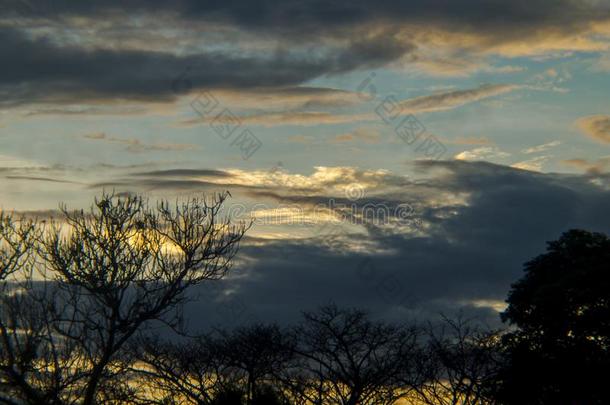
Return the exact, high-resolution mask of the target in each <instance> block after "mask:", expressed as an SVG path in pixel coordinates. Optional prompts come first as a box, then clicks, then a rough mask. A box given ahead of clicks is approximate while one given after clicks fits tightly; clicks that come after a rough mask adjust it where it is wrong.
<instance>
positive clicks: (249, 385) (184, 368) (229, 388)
mask: <svg viewBox="0 0 610 405" xmlns="http://www.w3.org/2000/svg"><path fill="white" fill-rule="evenodd" d="M139 346H140V351H139V352H140V354H139V355H138V359H139V361H140V362H141V363H142V364H143V365H144V367H140V368H138V370H136V371H138V372H140V373H142V374H144V375H145V378H146V379H147V380H148V385H151V386H153V387H154V388H155V389H157V390H158V391H160V392H163V393H165V395H166V396H170V397H174V398H182V403H193V404H217V403H218V404H219V403H229V402H231V403H232V402H235V401H237V400H236V399H235V398H236V397H237V396H238V393H239V402H237V403H239V404H242V403H244V404H247V405H255V404H262V403H266V404H269V405H272V404H274V403H278V404H282V403H284V402H283V400H282V397H283V395H282V390H281V387H280V384H279V382H278V381H277V380H276V376H279V375H280V374H281V371H282V368H283V367H284V366H285V364H286V363H287V362H288V361H289V360H290V359H291V357H292V356H293V351H292V347H293V343H292V337H291V336H288V335H287V334H285V333H284V332H283V331H282V330H281V329H280V328H279V327H278V326H276V325H263V324H253V325H247V326H242V327H239V328H236V329H234V330H232V331H225V330H219V331H216V332H214V333H210V334H207V335H203V336H200V337H198V338H196V339H191V340H188V341H185V342H173V343H172V342H159V341H158V340H156V341H155V340H150V339H149V340H147V341H146V342H145V343H144V344H139ZM229 398H231V399H229Z"/></svg>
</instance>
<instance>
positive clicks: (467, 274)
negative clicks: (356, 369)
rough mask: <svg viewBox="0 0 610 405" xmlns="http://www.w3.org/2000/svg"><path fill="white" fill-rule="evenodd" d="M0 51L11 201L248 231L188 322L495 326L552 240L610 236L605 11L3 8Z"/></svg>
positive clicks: (428, 5) (587, 0)
mask: <svg viewBox="0 0 610 405" xmlns="http://www.w3.org/2000/svg"><path fill="white" fill-rule="evenodd" d="M0 54H1V55H2V63H0V182H1V187H0V209H2V210H8V211H12V210H14V211H19V212H21V213H27V214H29V215H37V216H39V217H44V216H49V215H54V214H55V213H56V210H57V208H58V205H59V204H60V203H64V204H66V205H67V206H68V207H69V208H82V207H87V206H88V205H90V204H91V202H92V199H93V197H94V196H95V195H99V194H100V193H101V192H103V191H106V192H112V191H114V192H116V193H119V194H120V193H137V194H142V195H144V196H147V197H150V198H151V199H152V200H154V199H158V198H168V199H173V198H176V197H188V196H193V195H201V194H202V193H207V194H210V193H214V192H222V191H224V190H228V191H230V192H231V195H232V196H233V198H232V199H231V200H230V203H229V204H228V205H227V207H225V208H226V212H225V214H226V215H231V216H233V217H234V218H236V219H237V220H246V221H248V220H252V219H253V220H254V226H253V227H252V228H251V230H250V232H249V233H248V236H247V238H246V239H245V240H244V242H243V244H242V249H241V252H240V254H239V256H238V258H237V260H236V262H235V266H234V269H233V271H232V273H231V274H230V275H229V276H228V277H227V279H226V280H223V281H221V282H216V283H215V284H214V285H206V286H202V287H201V289H200V291H198V293H200V294H196V295H197V297H198V299H197V300H196V301H194V302H193V303H191V304H189V307H188V311H187V312H188V313H190V314H191V318H192V319H191V320H192V322H193V323H194V324H195V325H196V326H201V325H210V324H215V323H238V322H245V321H247V320H252V319H255V320H277V321H280V322H282V321H285V320H290V319H294V318H295V316H297V315H298V313H299V311H302V310H310V309H312V308H314V307H315V306H318V305H321V304H324V303H328V302H329V301H334V302H336V303H337V304H340V305H345V306H357V307H360V308H364V309H367V310H369V311H371V312H372V313H374V314H378V315H380V316H385V317H389V318H395V319H406V318H409V317H415V318H419V317H424V318H425V317H430V316H434V314H438V313H441V312H442V313H451V312H452V311H453V312H455V311H463V312H465V313H468V314H473V315H475V316H478V317H481V319H485V320H486V321H488V322H490V323H494V322H497V321H498V311H501V310H502V309H503V307H504V299H505V297H506V294H507V292H508V289H509V287H510V284H511V283H512V282H514V281H516V280H517V279H518V278H519V277H520V275H521V274H522V264H523V263H524V262H526V261H527V260H529V259H531V258H532V257H534V256H535V255H537V254H539V253H542V252H543V251H544V249H545V242H546V241H549V240H553V239H557V238H558V237H559V236H560V234H561V233H562V232H564V231H566V230H568V229H571V228H584V229H588V230H593V231H601V232H609V231H610V215H608V213H607V207H608V206H609V204H608V203H609V202H610V193H609V185H610V182H609V180H610V177H609V176H608V172H609V171H610V108H609V107H610V101H609V99H608V94H609V90H610V76H609V73H610V1H608V0H580V1H577V0H528V1H525V0H515V1H501V0H409V1H391V0H375V1H372V0H351V1H348V0H336V1H330V2H324V1H314V0H305V1H303V0H299V1H297V0H283V1H280V0H266V1H252V0H226V1H195V0H178V1H160V0H154V1H143V0H140V1H138V0H134V1H121V2H111V1H108V0H92V1H87V2H71V1H38V0H28V1H26V0H3V1H0ZM202 314H204V315H202Z"/></svg>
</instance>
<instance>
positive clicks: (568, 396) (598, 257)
mask: <svg viewBox="0 0 610 405" xmlns="http://www.w3.org/2000/svg"><path fill="white" fill-rule="evenodd" d="M609 263H610V239H609V238H608V237H607V236H605V235H603V234H600V233H591V232H586V231H581V230H571V231H568V232H566V233H564V234H563V235H562V236H561V238H559V240H557V241H553V242H550V243H549V244H548V248H547V252H546V253H544V254H542V255H540V256H538V257H536V258H534V259H533V260H531V261H530V262H528V263H526V265H525V275H524V277H523V278H522V279H521V280H519V281H518V282H516V283H515V284H513V286H512V289H511V291H510V293H509V296H508V300H507V301H508V303H509V306H508V308H507V309H506V311H505V312H504V313H503V314H502V318H503V319H504V320H505V321H508V322H510V324H512V325H514V326H515V327H516V328H517V330H516V331H514V332H512V333H509V334H508V335H507V336H506V342H505V343H506V346H507V351H508V353H509V363H508V365H507V366H506V368H505V369H504V370H503V372H502V374H501V379H500V390H499V393H498V396H499V399H500V400H501V401H502V402H503V403H509V404H513V403H514V404H517V403H518V404H550V403H552V404H602V403H603V404H607V403H610V392H609V391H608V389H607V387H606V386H605V382H606V379H607V375H608V370H610V293H609V292H610V264H609Z"/></svg>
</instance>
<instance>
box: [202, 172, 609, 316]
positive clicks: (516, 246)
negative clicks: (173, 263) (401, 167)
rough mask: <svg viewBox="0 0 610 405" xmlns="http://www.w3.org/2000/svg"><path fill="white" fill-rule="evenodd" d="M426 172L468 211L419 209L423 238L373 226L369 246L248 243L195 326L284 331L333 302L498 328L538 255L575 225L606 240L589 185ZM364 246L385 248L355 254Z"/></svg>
mask: <svg viewBox="0 0 610 405" xmlns="http://www.w3.org/2000/svg"><path fill="white" fill-rule="evenodd" d="M420 169H421V170H424V171H425V172H426V173H435V174H434V175H433V176H431V177H430V178H429V180H428V183H429V184H428V186H429V187H430V188H433V189H437V190H438V192H439V193H445V192H447V190H452V191H453V192H455V193H468V195H469V198H468V201H467V204H465V205H464V204H454V203H452V202H450V201H447V202H446V203H445V204H444V205H443V204H441V205H440V206H439V205H436V206H430V207H428V208H427V209H423V210H422V211H421V212H420V215H421V216H422V219H423V221H424V223H425V224H427V227H426V231H425V232H424V233H422V234H413V233H406V232H397V231H396V229H394V230H393V231H390V230H387V229H381V228H375V227H370V228H369V229H368V236H367V237H363V236H362V235H355V234H352V235H350V234H346V235H342V236H339V237H338V238H339V239H338V240H335V242H336V243H331V241H330V239H331V236H329V235H319V236H317V237H315V238H311V239H303V240H276V241H273V242H269V241H264V240H263V241H260V240H259V241H246V242H245V244H244V247H243V250H242V252H241V254H240V257H241V258H244V259H246V260H245V261H244V262H241V263H240V264H238V265H237V268H236V269H235V271H234V273H233V277H231V278H230V279H229V280H226V281H224V282H223V283H224V284H222V283H221V284H219V287H218V285H217V287H218V291H217V292H218V293H210V292H209V291H206V290H205V289H204V290H202V295H201V299H202V300H201V301H199V302H198V303H194V304H193V305H192V308H191V311H193V312H192V314H193V318H192V319H193V321H192V322H193V323H194V324H198V325H209V324H210V323H211V322H212V323H213V322H215V321H217V322H220V319H218V318H215V316H214V314H221V317H224V321H225V322H239V320H240V318H241V320H242V321H246V318H257V319H267V320H268V319H274V320H279V321H282V322H289V321H291V320H294V319H295V317H297V316H298V313H299V311H300V310H303V309H310V308H314V307H316V306H317V305H319V304H320V303H323V302H327V301H330V300H333V301H335V302H337V303H338V304H341V305H347V306H358V307H364V308H367V309H369V310H371V311H372V312H373V313H375V314H377V315H381V316H385V317H390V318H402V319H407V318H409V317H424V318H426V317H430V316H434V315H435V314H438V312H445V313H453V312H455V311H456V310H458V309H460V308H461V309H463V310H464V311H466V312H467V313H476V314H478V315H479V316H483V317H484V318H485V319H486V320H487V321H489V322H498V317H497V314H496V313H495V312H494V311H493V310H492V308H491V306H492V305H496V304H494V303H500V302H501V301H503V300H504V298H505V297H506V294H507V291H508V288H509V286H510V284H511V283H512V282H514V281H516V280H517V279H518V278H519V277H520V276H521V275H522V264H523V263H524V262H526V261H527V260H529V259H531V258H532V257H534V256H535V255H537V254H540V253H542V252H543V251H544V249H545V242H546V241H549V240H554V239H556V238H558V237H559V236H560V234H561V233H562V232H564V231H566V230H568V229H571V228H584V229H589V230H593V231H601V232H606V233H608V232H609V231H610V218H608V216H607V215H605V213H606V209H607V206H608V205H609V204H610V192H609V191H607V190H606V189H604V188H602V187H600V186H597V185H595V184H593V183H591V182H590V178H588V177H580V176H565V175H557V174H549V175H545V174H537V173H533V172H528V171H524V170H518V169H512V168H510V167H504V166H498V165H493V164H487V163H470V162H458V161H454V162H425V163H421V164H420ZM409 193H410V190H405V195H408V194H409ZM335 238H337V236H336V235H335ZM364 240H366V241H368V242H370V243H373V244H374V245H375V246H377V247H378V249H356V250H354V249H349V247H350V246H354V245H358V244H359V243H362V241H364ZM252 242H256V243H252ZM341 246H343V247H344V248H338V247H341ZM223 288H226V289H227V290H224V289H223ZM220 291H224V292H225V293H226V291H230V292H231V293H230V294H224V295H223V294H221V293H220ZM202 307H205V308H208V310H207V311H202ZM237 310H239V313H233V314H232V315H231V314H229V313H227V311H229V312H230V311H237ZM195 312H197V313H208V314H210V316H209V317H206V318H205V319H203V318H201V317H197V316H195ZM222 314H224V315H222Z"/></svg>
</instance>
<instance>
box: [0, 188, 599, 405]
mask: <svg viewBox="0 0 610 405" xmlns="http://www.w3.org/2000/svg"><path fill="white" fill-rule="evenodd" d="M227 197H228V194H218V195H215V196H213V197H212V198H209V199H206V198H201V199H200V198H195V199H190V200H187V201H184V202H177V203H175V204H170V203H168V202H166V201H161V202H159V203H157V204H155V205H150V204H149V203H148V202H147V201H146V200H144V199H142V198H141V197H138V196H132V195H112V194H105V195H102V196H101V197H100V198H98V199H96V200H95V203H94V204H93V206H92V207H91V209H90V210H89V211H70V210H68V209H67V208H66V207H62V209H61V216H60V218H57V219H51V220H46V221H37V220H36V219H32V218H26V217H16V216H14V215H12V214H8V213H1V214H0V404H10V405H16V404H54V405H55V404H56V405H60V404H61V405H64V404H82V405H90V404H120V403H129V404H166V405H172V404H198V405H204V404H206V405H207V404H210V405H211V404H215V405H221V404H226V405H229V404H231V405H232V404H235V405H238V404H239V405H242V404H243V405H260V404H266V405H276V404H277V405H279V404H286V405H288V404H291V405H292V404H294V405H301V404H303V405H305V404H316V405H322V404H324V405H326V404H329V405H335V404H337V405H369V404H370V405H385V404H395V403H396V404H398V403H411V404H439V405H444V404H473V405H474V404H525V405H527V404H566V405H568V404H569V405H577V404H578V405H581V404H582V405H585V404H607V403H610V393H609V391H608V389H607V388H606V387H605V384H604V382H605V381H606V379H607V376H608V371H609V370H610V356H609V353H610V350H609V348H610V346H609V343H610V342H609V336H610V277H609V274H610V264H609V263H610V260H609V259H610V239H608V237H607V236H605V235H603V234H600V233H591V232H587V231H581V230H572V231H568V232H566V233H564V234H563V235H562V236H561V237H560V239H558V240H557V241H554V242H550V243H549V245H548V249H547V251H546V252H545V253H543V254H541V255H540V256H538V257H536V258H534V259H533V260H531V261H530V262H528V263H526V265H525V274H524V277H523V278H522V279H520V280H519V281H517V282H516V283H515V284H513V286H512V289H511V291H510V292H509V295H508V298H507V303H508V307H507V309H506V311H504V312H503V313H502V319H503V320H504V321H505V322H506V327H505V328H504V329H502V330H490V329H489V328H487V327H485V326H484V325H482V324H481V323H480V322H478V321H477V320H476V319H467V318H465V317H464V316H462V315H458V316H456V317H443V316H439V319H436V320H431V321H430V322H427V323H422V322H414V321H409V320H406V319H405V320H404V321H403V322H387V321H383V320H379V319H374V318H372V317H370V316H369V315H368V314H367V313H366V312H364V311H361V310H359V309H352V308H339V307H337V306H335V305H333V304H328V305H325V306H322V307H320V308H318V309H315V310H313V311H310V312H305V313H303V316H302V318H301V319H300V320H298V321H295V324H294V325H292V326H285V327H280V326H278V325H274V324H244V325H242V326H240V327H237V328H235V329H232V330H222V329H216V330H213V331H211V332H208V333H205V334H200V335H197V336H192V335H190V334H188V333H187V331H186V330H184V327H183V322H182V321H183V314H182V311H181V308H182V305H183V304H184V303H185V302H186V301H187V299H188V297H189V294H188V290H189V289H190V288H192V287H193V286H196V285H198V284H201V283H204V282H209V281H212V280H218V279H220V278H222V277H223V276H224V275H225V274H226V273H227V272H228V271H229V269H230V267H231V264H232V262H233V258H234V256H235V254H236V252H237V250H238V248H239V243H240V241H241V239H242V238H243V236H244V234H245V232H246V231H247V229H248V224H243V223H237V224H235V223H232V222H231V220H230V218H224V217H223V216H222V214H221V212H222V211H221V208H222V205H223V203H224V202H225V200H226V198H227ZM159 325H165V326H166V327H167V328H169V329H170V330H173V331H174V332H176V333H177V334H176V335H175V337H174V338H171V339H169V338H167V334H165V335H163V336H165V337H162V336H159V335H156V334H155V333H156V331H157V330H158V327H159Z"/></svg>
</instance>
